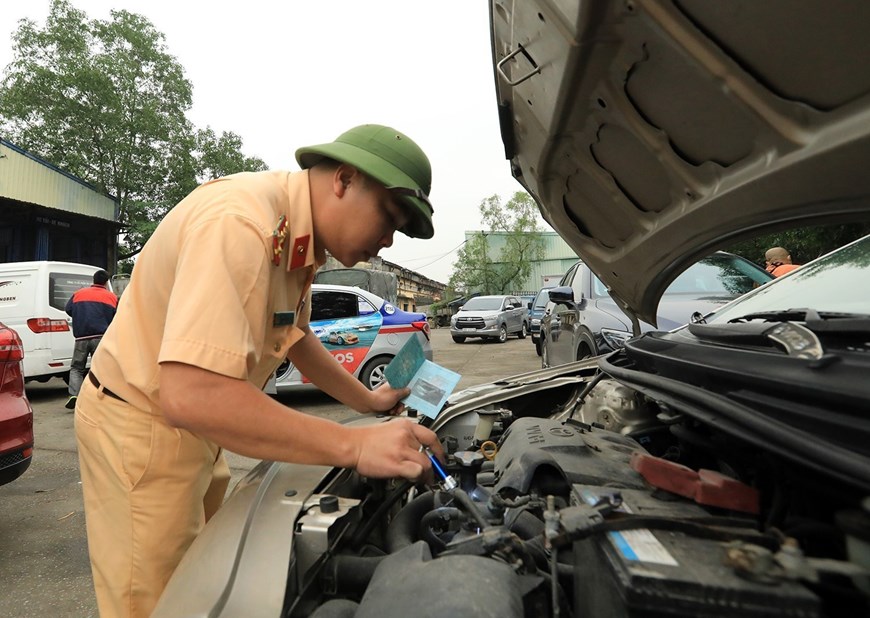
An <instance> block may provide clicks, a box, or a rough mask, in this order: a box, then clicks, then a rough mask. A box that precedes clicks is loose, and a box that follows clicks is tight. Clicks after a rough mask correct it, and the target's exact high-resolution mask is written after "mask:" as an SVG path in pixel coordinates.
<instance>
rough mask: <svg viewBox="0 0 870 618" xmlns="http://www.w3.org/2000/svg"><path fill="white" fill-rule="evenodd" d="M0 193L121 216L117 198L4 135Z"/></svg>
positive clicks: (94, 213)
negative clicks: (101, 191) (21, 146)
mask: <svg viewBox="0 0 870 618" xmlns="http://www.w3.org/2000/svg"><path fill="white" fill-rule="evenodd" d="M0 197H4V198H9V199H12V200H17V201H19V202H25V203H28V204H37V205H39V206H45V207H47V208H56V209H57V210H63V211H65V212H72V213H76V214H80V215H86V216H89V217H97V218H99V219H106V220H107V221H116V220H117V204H116V202H115V200H114V198H112V197H110V196H108V195H105V194H103V193H100V192H99V191H97V190H96V188H94V187H93V186H92V185H90V184H88V183H86V182H85V181H83V180H82V179H80V178H77V177H75V176H73V175H72V174H69V173H67V172H64V171H63V170H61V169H59V168H57V167H55V166H53V165H51V164H50V163H48V162H47V161H44V160H42V159H40V158H39V157H37V156H35V155H33V154H31V153H29V152H27V151H26V150H24V149H22V148H19V147H17V146H15V145H14V144H11V143H10V142H7V141H6V140H3V139H0Z"/></svg>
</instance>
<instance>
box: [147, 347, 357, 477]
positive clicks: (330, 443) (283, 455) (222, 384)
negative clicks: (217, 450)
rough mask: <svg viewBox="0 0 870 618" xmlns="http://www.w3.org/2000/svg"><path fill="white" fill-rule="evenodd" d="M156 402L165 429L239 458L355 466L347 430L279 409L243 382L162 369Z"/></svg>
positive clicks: (189, 369)
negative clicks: (201, 440) (167, 425)
mask: <svg viewBox="0 0 870 618" xmlns="http://www.w3.org/2000/svg"><path fill="white" fill-rule="evenodd" d="M346 373H347V372H345V374H346ZM160 401H161V405H162V407H163V409H164V415H165V416H166V419H167V421H168V422H169V423H170V424H172V425H174V426H176V427H179V428H182V429H186V430H188V431H191V432H193V433H196V434H198V435H200V436H203V437H205V438H207V439H209V440H212V441H213V442H215V443H216V444H219V445H221V446H223V447H224V448H227V449H229V450H230V451H232V452H234V453H238V454H240V455H245V456H247V457H253V458H256V459H268V460H273V461H288V462H293V463H304V464H317V465H333V466H341V467H352V466H354V465H356V457H357V452H358V450H359V445H358V444H356V436H355V432H354V431H353V430H351V429H350V428H347V427H344V426H343V425H339V424H338V423H334V422H332V421H328V420H325V419H321V418H317V417H314V416H310V415H307V414H303V413H301V412H298V411H296V410H293V409H291V408H288V407H286V406H283V405H281V404H280V403H278V402H277V401H275V400H273V399H272V398H271V397H269V396H268V395H266V394H265V393H263V392H262V391H260V390H258V389H256V388H255V387H254V386H252V385H251V384H249V383H248V382H246V381H244V380H237V379H234V378H228V377H226V376H221V375H219V374H216V373H212V372H210V371H206V370H204V369H200V368H198V367H193V366H190V365H184V364H181V363H164V364H163V365H161V378H160Z"/></svg>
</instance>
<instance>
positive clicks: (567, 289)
mask: <svg viewBox="0 0 870 618" xmlns="http://www.w3.org/2000/svg"><path fill="white" fill-rule="evenodd" d="M772 279H773V275H771V274H770V273H768V272H767V271H766V270H764V269H763V268H761V267H760V266H758V265H757V264H754V263H752V262H750V261H749V260H747V259H744V258H742V257H740V256H738V255H733V254H731V253H725V252H724V251H719V252H717V253H715V254H713V255H711V256H709V257H706V258H704V259H702V260H699V261H698V262H696V263H695V264H692V265H691V266H690V267H689V268H688V269H687V270H685V271H683V272H682V273H681V274H680V275H679V276H678V277H677V278H676V279H674V281H673V282H672V283H671V284H670V285H669V286H668V288H667V289H666V290H665V292H664V294H663V295H662V299H661V301H660V302H659V306H658V314H657V316H656V317H657V323H658V328H659V329H662V330H673V329H674V328H676V327H678V326H682V325H683V324H686V323H688V322H689V320H690V319H691V318H692V316H695V319H696V320H697V319H699V318H701V317H703V316H705V315H707V314H708V313H710V312H711V311H715V310H716V309H717V308H718V307H721V306H722V305H724V304H725V303H726V302H728V301H730V300H734V299H735V298H737V297H738V296H740V295H741V294H745V293H746V292H749V291H750V290H753V289H755V288H757V287H758V286H759V285H762V284H764V283H767V282H768V281H771V280H772ZM548 297H549V299H550V301H551V304H550V305H549V306H548V310H547V312H546V315H545V316H544V317H543V318H542V320H541V324H540V329H541V350H542V351H541V366H542V367H552V366H555V365H562V364H564V363H571V362H574V361H575V360H580V359H583V358H588V357H590V356H597V355H599V354H604V353H606V352H612V351H613V350H617V349H619V348H621V347H622V346H623V344H624V343H625V341H626V340H627V339H629V338H630V337H631V336H632V334H633V333H632V324H631V318H629V317H628V316H627V315H626V314H625V312H623V311H622V309H620V308H619V306H618V305H617V304H616V302H615V301H614V300H613V298H612V297H611V296H610V294H609V293H608V291H607V288H606V287H605V285H604V283H602V281H601V279H599V278H598V277H597V276H596V275H595V273H593V272H592V271H591V270H590V269H589V267H588V266H586V264H585V263H584V262H583V261H582V260H581V261H579V262H577V263H576V264H574V265H573V266H572V267H571V268H570V269H568V272H566V273H565V275H564V276H563V277H562V279H561V281H560V282H559V286H558V287H555V288H552V289H550V290H549V293H548ZM639 325H640V330H641V332H646V331H650V330H654V329H655V328H656V327H654V326H653V325H652V324H649V323H648V322H640V323H639Z"/></svg>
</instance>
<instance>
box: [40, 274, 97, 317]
mask: <svg viewBox="0 0 870 618" xmlns="http://www.w3.org/2000/svg"><path fill="white" fill-rule="evenodd" d="M93 282H94V277H93V275H76V274H71V273H48V304H49V305H51V306H52V307H54V308H55V309H59V310H60V311H64V310H65V309H66V301H68V300H69V299H70V296H72V295H73V293H74V292H76V291H78V290H80V289H82V288H86V287H88V286H89V285H91V284H92V283H93Z"/></svg>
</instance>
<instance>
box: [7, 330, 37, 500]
mask: <svg viewBox="0 0 870 618" xmlns="http://www.w3.org/2000/svg"><path fill="white" fill-rule="evenodd" d="M23 358H24V345H23V344H22V343H21V338H20V337H19V336H18V333H16V332H15V331H14V330H13V329H11V328H9V327H8V326H6V325H5V324H2V323H0V485H5V484H6V483H9V482H11V481H14V480H15V479H17V478H18V477H19V476H21V475H22V474H24V471H25V470H27V468H28V467H30V462H31V460H32V459H33V410H32V409H31V407H30V402H29V401H28V400H27V395H26V394H25V392H24V374H23V372H22V370H21V364H22V362H21V361H22V359H23Z"/></svg>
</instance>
